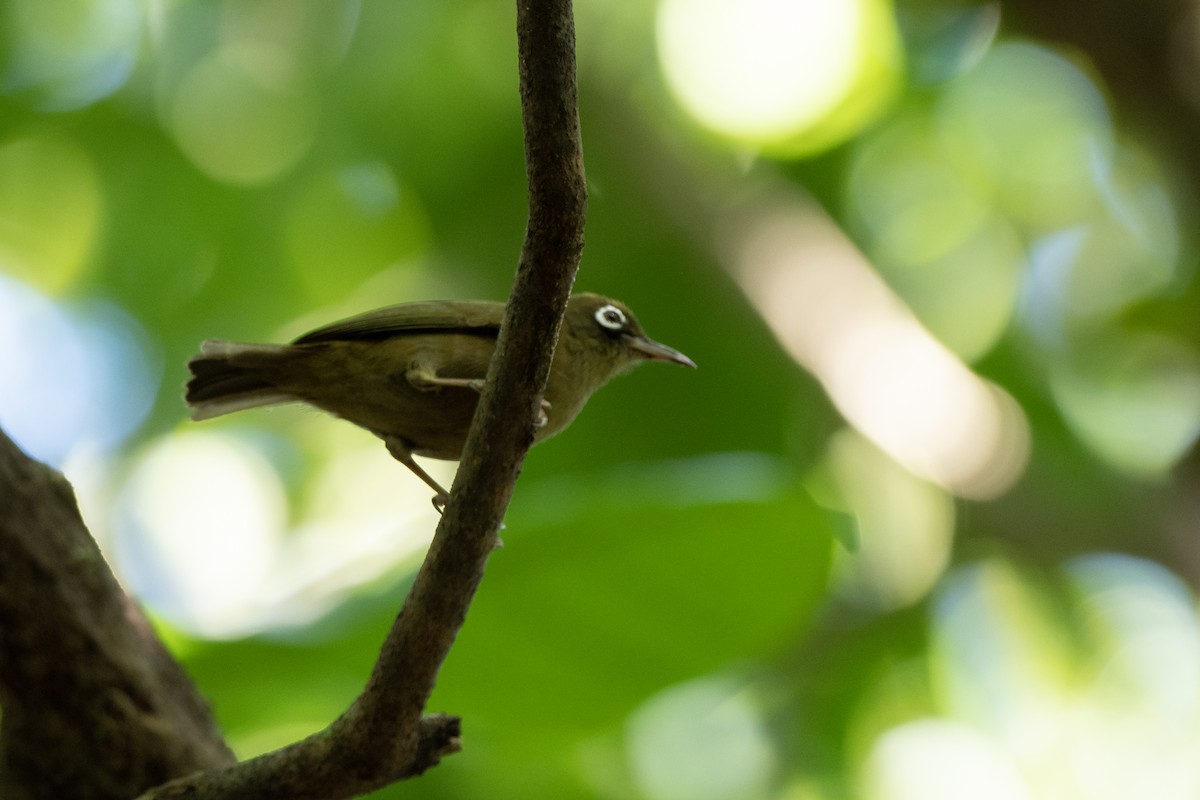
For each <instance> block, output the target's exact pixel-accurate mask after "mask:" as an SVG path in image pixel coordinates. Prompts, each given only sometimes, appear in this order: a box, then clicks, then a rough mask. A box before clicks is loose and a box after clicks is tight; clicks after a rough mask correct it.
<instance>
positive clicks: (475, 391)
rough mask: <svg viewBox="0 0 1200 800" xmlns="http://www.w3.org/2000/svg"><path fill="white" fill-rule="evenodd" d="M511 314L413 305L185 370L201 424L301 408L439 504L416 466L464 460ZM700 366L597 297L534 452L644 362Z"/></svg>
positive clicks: (579, 303) (573, 305)
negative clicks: (371, 441)
mask: <svg viewBox="0 0 1200 800" xmlns="http://www.w3.org/2000/svg"><path fill="white" fill-rule="evenodd" d="M503 318H504V303H498V302H489V301H478V300H476V301H431V302H419V303H404V304H401V305H396V306H389V307H387V308H381V309H379V310H377V311H370V312H367V313H365V314H360V315H358V316H355V317H351V318H350V319H346V320H343V321H341V322H335V323H333V324H332V325H327V326H325V327H323V328H318V329H316V330H315V331H312V332H310V333H306V334H304V335H303V336H301V337H300V338H299V339H296V340H295V341H294V342H292V343H291V344H284V345H271V344H242V343H238V342H226V341H222V340H220V339H210V340H208V341H206V342H204V344H203V345H201V349H200V355H198V356H195V357H194V358H192V359H191V361H189V362H188V368H189V369H190V370H191V373H192V377H191V380H190V381H188V384H187V394H186V400H187V403H188V405H189V406H191V409H192V419H196V420H202V419H210V418H212V417H219V416H221V415H222V414H229V413H232V412H234V411H241V410H242V409H246V408H256V407H258V406H266V405H272V404H275V403H290V402H301V403H307V404H309V405H311V406H315V407H316V408H319V409H322V410H324V411H328V412H329V413H331V414H334V415H335V416H338V417H341V418H342V419H344V420H347V421H349V422H353V423H354V424H355V425H358V426H359V427H362V428H365V429H366V430H368V431H370V432H371V433H374V434H375V435H376V436H378V437H379V438H381V439H383V441H384V442H385V443H386V445H387V448H388V451H389V452H390V453H391V454H392V455H393V456H394V457H395V458H396V459H397V460H398V461H400V462H401V463H402V464H404V465H405V466H406V467H408V468H409V469H410V470H412V471H413V473H415V474H416V475H417V476H418V477H419V478H420V479H421V480H423V481H424V482H425V483H426V484H428V485H429V487H430V488H432V489H433V490H434V492H436V495H435V496H434V499H433V502H434V505H435V506H437V507H438V508H439V509H441V507H442V506H444V505H445V503H446V500H447V498H448V495H447V493H446V490H445V489H443V488H442V487H441V486H439V485H438V483H437V481H435V480H434V479H433V478H431V477H430V476H429V474H428V473H426V472H425V470H423V469H422V468H421V467H420V466H419V465H418V464H417V463H416V462H415V461H414V460H413V456H414V455H419V456H426V457H429V458H441V459H449V460H457V459H458V458H460V457H461V456H462V450H463V445H464V444H465V443H466V440H467V431H468V429H469V428H470V426H471V418H472V416H473V415H474V413H475V406H476V404H477V403H478V401H479V391H480V390H481V389H482V388H483V381H484V378H485V376H486V375H487V370H488V365H489V363H490V362H491V359H492V352H493V351H494V350H495V348H496V336H497V334H498V333H499V331H500V323H501V321H502V320H503ZM646 360H653V361H669V362H673V363H675V364H683V365H685V366H688V367H695V366H696V365H695V363H694V362H693V361H692V360H691V359H690V358H688V357H687V356H685V355H684V354H683V353H680V352H679V351H678V350H674V349H672V348H670V347H667V346H666V345H664V344H659V343H658V342H656V341H654V340H653V339H650V338H649V337H647V336H646V334H645V332H644V331H643V330H642V326H641V325H640V324H639V323H638V321H637V318H636V317H635V316H634V315H633V312H632V311H630V310H629V308H628V306H626V305H625V304H624V303H621V302H619V301H617V300H612V299H610V298H607V297H603V296H601V295H598V294H587V293H581V294H576V295H573V296H572V297H571V298H570V299H569V300H568V301H567V310H566V314H565V315H564V317H563V324H562V329H561V331H560V333H559V340H558V347H557V348H556V349H555V352H554V360H553V361H552V362H551V365H550V375H549V378H548V380H547V383H546V392H545V396H544V399H543V401H542V413H541V414H540V415H539V419H538V426H539V427H538V429H537V431H536V432H535V434H534V442H535V443H536V442H540V441H542V440H544V439H548V438H550V437H551V436H553V435H554V434H556V433H558V432H559V431H561V430H562V429H563V428H565V427H567V425H569V424H571V421H572V420H573V419H575V416H576V415H577V414H578V413H579V411H580V409H582V408H583V405H584V403H586V402H587V399H588V397H590V396H591V394H592V392H594V391H596V390H597V389H599V388H600V387H601V386H603V385H604V384H605V383H607V382H608V381H609V380H610V379H611V378H613V377H615V376H617V375H619V374H621V373H622V372H625V371H626V370H628V369H630V368H631V367H633V366H635V365H637V364H639V363H641V362H642V361H646Z"/></svg>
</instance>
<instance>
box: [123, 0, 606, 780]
mask: <svg viewBox="0 0 1200 800" xmlns="http://www.w3.org/2000/svg"><path fill="white" fill-rule="evenodd" d="M517 36H518V51H519V58H520V66H519V70H520V85H521V106H522V113H523V117H524V124H525V156H526V165H527V171H528V176H529V201H530V202H529V223H528V229H527V231H526V237H525V244H524V247H523V249H522V251H521V259H520V263H519V265H518V269H517V276H516V280H515V283H514V285H513V290H512V293H511V295H510V297H509V303H508V309H507V313H506V317H505V320H504V324H503V326H502V328H501V331H500V337H499V341H498V344H497V347H496V355H495V357H494V358H493V360H492V364H491V369H490V371H489V374H488V381H487V386H486V387H485V389H484V391H483V395H482V397H481V399H480V403H479V408H478V411H477V412H476V414H475V420H474V422H473V424H472V427H471V433H470V436H469V437H468V439H467V444H466V449H465V450H464V453H463V457H462V460H461V464H460V466H459V471H458V476H457V478H456V480H455V482H454V488H453V491H452V493H451V499H450V503H449V504H448V505H447V507H446V510H445V514H444V516H443V517H442V520H441V523H440V524H439V525H438V529H437V533H436V535H435V536H434V540H433V543H432V545H431V546H430V549H429V553H428V555H427V556H426V558H425V562H424V564H423V565H422V566H421V569H420V571H419V572H418V574H417V578H416V581H415V583H414V585H413V588H412V591H411V592H410V593H409V596H408V598H407V599H406V600H405V603H404V607H403V608H402V609H401V611H400V614H399V616H398V617H397V619H396V622H395V624H394V626H393V628H392V630H391V632H390V633H389V635H388V637H387V640H386V641H385V642H384V645H383V648H382V651H381V653H380V656H379V660H378V661H377V662H376V665H375V669H374V672H373V674H372V675H371V678H370V680H369V682H368V684H367V687H366V689H365V690H364V691H363V693H362V695H361V696H360V697H359V698H358V699H357V700H356V701H355V702H354V703H353V704H352V705H351V707H350V708H349V709H348V710H347V711H346V713H345V714H343V715H342V716H341V717H340V718H339V719H338V720H337V721H335V722H334V723H333V724H332V725H331V726H330V727H329V728H327V729H326V730H324V731H322V732H320V733H318V734H315V735H313V736H311V737H309V738H308V739H305V740H304V741H301V742H298V743H296V744H294V745H291V746H289V747H286V748H283V749H282V750H279V751H276V752H274V753H269V754H267V755H265V756H262V757H260V758H257V759H253V760H251V761H248V762H245V763H243V764H238V765H235V766H233V767H229V768H227V769H224V770H218V771H216V772H211V773H203V774H200V775H196V776H192V777H190V778H186V779H183V780H179V781H175V782H173V783H170V784H167V785H165V786H163V787H159V788H158V789H156V790H154V791H152V792H149V793H148V794H146V795H144V798H143V800H150V798H168V797H185V796H186V797H188V798H192V799H194V800H201V799H202V798H224V799H228V798H247V799H249V798H258V799H260V800H268V799H269V798H292V799H293V800H303V798H314V800H316V798H322V800H325V799H328V798H338V797H350V796H353V795H356V794H360V793H362V792H365V791H369V790H371V789H374V788H377V787H380V786H383V785H386V784H388V783H391V782H393V781H395V780H398V779H400V778H404V777H407V776H409V775H413V774H417V773H419V772H421V771H423V770H424V769H426V768H428V767H429V766H432V765H433V764H436V763H437V760H438V758H440V757H441V756H442V755H444V754H445V753H448V752H453V751H454V750H456V749H457V747H458V726H457V720H456V719H454V718H449V717H441V716H426V717H422V716H421V715H422V711H423V709H424V707H425V703H426V702H427V701H428V699H429V696H430V694H431V693H432V691H433V686H434V682H435V680H436V678H437V673H438V671H439V670H440V668H441V665H442V662H443V661H444V660H445V658H446V656H447V654H448V653H449V651H450V647H451V645H452V644H453V642H454V639H455V637H456V636H457V635H458V631H459V629H460V628H461V627H462V625H463V622H464V621H465V619H466V614H467V608H468V607H469V605H470V603H471V599H472V597H473V596H474V594H475V591H476V589H477V588H478V586H479V583H480V580H481V579H482V577H483V570H484V566H485V565H486V563H487V559H488V556H489V554H490V553H491V552H492V550H493V549H494V548H495V547H496V544H497V538H496V532H497V531H498V530H499V527H500V523H501V520H502V519H503V516H504V511H505V509H506V508H507V506H508V501H509V498H510V497H511V494H512V488H513V484H514V483H515V481H516V479H517V476H518V475H519V474H520V471H521V465H522V463H523V462H524V459H525V453H526V452H527V451H528V449H529V446H530V445H531V444H532V442H533V431H534V428H533V421H534V418H535V415H536V412H537V410H538V408H539V399H540V397H541V394H542V391H543V389H544V387H545V384H546V378H547V376H548V374H549V371H550V360H551V357H552V355H553V351H554V345H555V341H556V339H557V336H558V328H559V324H560V323H561V320H562V314H563V310H564V309H565V307H566V302H567V298H568V296H569V295H570V291H571V286H572V284H573V282H574V278H575V272H576V269H577V267H578V264H579V257H580V254H581V252H582V249H583V223H584V214H585V205H586V191H585V182H584V175H583V155H582V148H581V145H580V137H579V119H578V109H577V98H576V89H575V33H574V25H573V21H572V13H571V3H570V1H569V0H519V2H518V4H517Z"/></svg>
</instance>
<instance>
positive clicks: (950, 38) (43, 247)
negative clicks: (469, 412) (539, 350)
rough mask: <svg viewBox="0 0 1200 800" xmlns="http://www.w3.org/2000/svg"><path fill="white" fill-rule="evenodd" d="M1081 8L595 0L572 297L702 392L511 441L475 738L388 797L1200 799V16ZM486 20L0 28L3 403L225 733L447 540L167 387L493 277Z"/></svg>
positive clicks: (612, 408) (358, 675)
mask: <svg viewBox="0 0 1200 800" xmlns="http://www.w3.org/2000/svg"><path fill="white" fill-rule="evenodd" d="M1095 3H1096V8H1095V13H1094V14H1092V15H1090V16H1089V17H1088V18H1087V20H1085V21H1081V22H1080V24H1079V25H1070V26H1064V25H1063V24H1062V21H1061V20H1057V21H1056V19H1057V18H1056V17H1055V15H1054V14H1052V13H1051V10H1053V9H1055V8H1057V5H1056V4H1048V5H1044V4H1039V3H1037V2H1034V1H1033V0H1003V2H989V1H988V0H964V1H963V2H958V1H957V0H954V1H951V0H946V1H945V2H920V3H918V2H913V1H912V0H656V2H643V1H642V0H628V1H627V2H620V0H580V2H579V3H578V9H577V12H578V15H579V19H578V20H577V36H578V44H579V64H578V73H579V95H580V104H581V105H580V110H581V118H580V122H581V129H582V132H583V140H584V142H585V152H586V157H587V164H586V166H587V179H588V214H589V220H588V230H587V248H586V250H585V252H584V257H583V262H582V268H581V271H580V274H579V280H578V288H579V290H586V291H596V292H601V293H604V294H606V295H610V296H613V297H618V298H620V299H621V300H622V301H625V302H628V303H629V305H630V306H632V307H634V308H636V309H637V310H638V315H639V319H640V320H641V323H642V324H643V325H644V327H645V329H646V331H647V333H648V334H649V335H650V336H652V337H653V338H654V339H656V340H661V341H665V342H668V343H670V344H671V345H672V346H675V347H678V348H679V349H680V350H682V351H683V352H686V353H687V354H688V356H689V357H691V358H693V359H694V360H695V362H696V363H697V364H698V365H699V369H697V370H694V371H693V370H666V369H663V370H651V369H644V370H638V371H637V372H636V373H635V374H634V375H633V376H631V377H629V378H625V379H622V380H620V381H617V382H614V384H613V385H612V386H611V387H609V388H606V389H605V390H604V391H603V392H601V393H599V394H598V395H597V396H596V397H594V398H593V399H592V400H590V401H589V403H588V406H587V408H586V409H584V410H583V412H582V413H581V414H580V416H579V418H578V420H577V421H575V422H574V423H573V424H572V427H571V429H570V430H569V431H566V432H564V433H562V435H559V436H556V437H555V438H554V439H552V440H550V441H548V442H546V443H545V444H539V445H538V447H537V448H536V449H534V450H533V451H531V453H530V455H529V457H528V459H527V461H526V462H525V465H524V468H523V475H522V477H521V480H520V481H519V483H518V484H517V486H516V489H515V492H514V495H513V498H512V503H511V505H510V506H509V508H508V510H507V512H506V520H505V525H506V528H505V530H504V531H503V532H502V534H501V537H502V539H503V548H501V549H500V550H498V551H497V552H495V553H494V554H493V555H492V556H491V559H490V561H489V564H488V574H487V576H486V579H485V580H484V582H483V585H482V587H481V588H480V591H479V593H478V596H477V597H476V598H475V601H474V604H473V606H472V608H471V612H470V615H469V617H468V620H467V623H466V626H465V627H464V628H463V630H462V633H461V635H460V637H459V641H458V642H457V643H456V644H455V647H454V649H453V651H452V652H451V655H450V657H449V659H448V660H447V662H446V664H445V666H444V669H443V672H442V674H441V675H440V676H439V680H438V685H437V689H436V693H435V695H434V697H433V704H432V706H431V710H438V711H442V710H444V711H448V712H451V713H455V714H461V715H462V716H463V719H464V737H463V743H464V751H463V753H461V754H459V755H455V756H454V757H453V758H451V759H447V761H446V762H445V763H444V764H442V765H441V766H439V767H438V768H437V769H434V770H432V771H431V772H430V773H429V774H427V775H425V776H423V777H422V778H420V780H419V781H415V782H411V783H409V784H408V785H406V786H404V787H403V788H402V789H390V790H384V791H383V792H380V793H379V794H378V795H377V796H379V797H399V796H401V795H403V796H405V797H410V796H411V797H419V798H444V797H490V796H497V797H522V798H528V799H529V800H543V799H544V800H575V799H576V798H577V799H578V800H595V799H596V798H600V799H601V800H718V799H719V800H842V799H843V798H848V797H856V798H863V800H958V799H959V798H972V799H974V798H982V799H983V800H1043V799H1046V798H1054V800H1060V799H1061V800H1128V798H1140V797H1153V798H1155V800H1193V799H1194V798H1196V797H1200V760H1197V758H1196V753H1197V752H1200V611H1198V609H1200V603H1198V600H1197V587H1198V586H1200V559H1198V558H1197V552H1198V551H1197V547H1196V534H1197V527H1198V525H1200V522H1198V520H1200V512H1198V511H1197V504H1196V483H1197V480H1200V477H1198V474H1200V473H1198V469H1200V462H1198V460H1197V449H1196V448H1197V441H1198V440H1200V327H1198V326H1197V325H1196V320H1197V318H1198V317H1200V315H1198V313H1197V307H1198V304H1200V289H1198V286H1200V284H1197V280H1196V260H1197V241H1196V236H1195V234H1194V231H1196V230H1197V229H1198V223H1197V219H1196V216H1197V213H1198V205H1197V203H1196V197H1197V196H1200V159H1197V158H1196V156H1195V154H1194V152H1193V151H1194V150H1195V147H1194V142H1195V141H1196V140H1197V139H1198V138H1200V126H1198V124H1197V122H1196V115H1195V110H1196V108H1198V107H1200V80H1198V79H1197V77H1196V76H1197V74H1200V73H1198V72H1197V69H1196V65H1197V64H1200V56H1198V55H1197V54H1198V53H1200V22H1198V20H1200V13H1198V12H1197V11H1196V10H1195V9H1191V8H1189V9H1182V8H1174V7H1172V6H1171V4H1144V5H1139V4H1130V3H1124V4H1122V3H1121V2H1119V0H1095ZM1176 5H1178V4H1176ZM512 15H513V9H512V8H511V6H509V5H505V4H502V3H501V4H496V3H492V2H484V0H466V2H462V3H438V2H428V0H411V2H409V1H406V2H403V3H387V2H376V1H374V0H363V1H361V2H360V0H237V1H236V2H211V3H205V2H163V1H161V0H146V1H145V2H139V1H137V0H79V2H73V3H68V4H65V5H64V4H58V3H46V2H41V1H40V0H12V1H11V2H9V3H7V4H5V6H4V7H3V9H2V10H0V428H3V430H4V431H5V432H6V433H7V434H9V435H10V436H11V437H12V438H13V439H14V440H15V441H16V442H18V443H19V445H20V446H21V447H22V448H23V449H24V450H26V451H27V452H28V453H29V454H30V455H32V456H34V457H35V458H37V459H40V460H43V461H45V462H47V463H49V464H51V465H53V466H55V467H56V468H60V469H62V470H64V471H65V473H66V475H67V477H68V478H69V479H70V480H71V481H72V483H73V484H74V486H75V488H76V492H77V494H78V496H79V501H80V505H81V507H82V511H83V515H84V517H85V519H86V520H87V522H88V525H89V528H90V529H91V530H92V532H93V534H94V535H95V536H96V538H97V539H98V541H99V542H100V543H101V546H102V550H103V552H104V554H105V557H106V558H107V559H109V561H110V562H111V564H112V566H113V568H114V571H115V572H116V573H117V574H118V576H119V578H120V580H121V581H122V582H123V585H124V586H125V587H126V588H127V589H128V590H129V591H130V593H131V594H132V595H133V596H134V597H135V599H136V600H137V602H138V603H140V604H142V605H143V606H144V607H145V608H147V609H148V611H149V613H150V614H151V616H152V618H153V620H154V621H155V624H156V625H157V626H159V627H160V629H161V630H162V631H163V635H164V636H165V638H166V639H167V640H168V641H169V642H170V643H171V647H172V650H173V652H174V653H175V654H176V655H177V656H178V657H179V658H180V659H181V660H182V661H183V662H184V663H185V666H186V668H187V670H188V672H189V674H192V675H194V676H195V677H196V679H197V682H198V684H199V685H200V686H201V688H202V690H203V691H204V692H205V693H206V694H207V695H208V696H209V697H210V698H211V700H212V704H213V706H214V707H215V708H216V710H217V714H218V716H219V717H220V722H221V725H222V726H223V728H224V730H225V731H226V733H227V735H228V739H229V741H230V742H231V743H232V745H233V746H234V748H235V749H236V750H237V751H238V754H239V755H240V756H248V755H254V754H257V753H261V752H265V751H267V750H269V749H271V748H273V747H278V746H281V745H284V744H286V743H288V742H289V741H293V740H295V739H296V738H298V737H301V736H305V735H307V734H309V733H312V732H313V731H316V730H319V729H320V728H321V727H323V726H324V725H326V724H328V722H329V721H330V720H332V719H334V718H335V717H336V716H337V715H338V714H339V713H341V712H342V711H343V710H344V708H345V704H346V702H348V700H349V698H351V697H352V696H353V695H354V693H355V692H356V691H357V690H358V689H359V688H360V687H361V685H362V682H363V681H364V680H365V679H366V676H367V674H368V670H369V668H370V663H371V660H372V659H373V658H374V657H375V655H376V653H377V652H378V647H379V641H380V637H381V634H382V631H384V630H386V628H387V626H388V625H390V624H391V622H392V620H393V619H394V618H395V615H396V613H397V611H398V609H399V607H400V604H401V602H402V600H403V597H404V594H405V591H406V589H407V586H408V584H409V581H410V580H411V577H412V575H413V573H414V570H415V567H416V565H417V564H418V563H419V560H420V558H421V557H422V556H423V554H424V552H425V550H426V548H427V546H428V543H429V541H430V537H431V534H432V532H433V530H434V528H435V526H436V525H437V523H438V515H437V512H436V511H435V509H434V507H433V505H432V504H431V503H430V491H429V489H428V487H427V486H426V485H425V484H423V483H422V482H421V481H419V480H417V479H416V478H414V477H413V476H412V475H411V474H409V473H408V471H407V470H405V469H404V467H403V466H402V465H400V464H398V463H397V462H396V461H395V460H394V459H393V458H392V457H391V456H389V454H388V452H387V450H386V449H385V448H384V446H383V445H382V443H381V442H380V441H379V439H378V438H377V437H375V436H373V435H372V434H370V433H368V432H366V431H363V430H361V429H357V428H355V427H354V426H352V425H350V424H348V423H346V422H344V421H339V420H336V419H330V418H329V417H328V416H326V415H322V414H317V413H314V412H312V411H310V410H304V409H300V408H296V407H290V406H288V407H278V408H271V409H261V410H253V411H248V412H246V413H244V414H238V415H237V416H236V417H233V418H229V419H218V420H210V421H204V422H193V421H191V420H189V419H188V418H187V415H188V411H187V409H186V407H185V404H184V402H183V399H182V397H181V394H182V391H183V384H184V381H185V380H186V376H187V372H188V371H187V368H186V366H185V364H186V362H187V359H188V358H189V357H190V356H192V355H193V354H195V353H196V352H198V348H199V346H200V343H201V341H203V340H205V339H208V338H222V339H228V340H231V341H253V342H280V343H282V342H287V341H289V340H292V339H294V338H295V337H297V336H299V335H301V334H302V333H304V332H305V331H307V330H311V329H313V328H315V327H318V326H321V325H324V324H326V323H329V322H330V321H332V320H335V319H339V318H344V317H348V316H350V315H353V314H357V313H360V312H364V311H367V310H370V309H374V308H379V307H382V306H386V305H391V304H395V303H403V302H408V301H416V300H452V299H489V300H502V299H503V298H504V297H505V296H506V295H507V293H508V291H509V288H510V284H511V279H512V275H513V270H514V268H515V265H516V263H517V259H518V255H519V253H520V250H521V235H522V231H523V228H524V226H525V224H526V221H527V219H528V212H527V206H526V203H527V197H526V184H525V176H524V173H523V169H522V152H523V141H522V138H521V130H520V122H519V121H520V112H519V102H520V98H519V97H518V93H517V78H516V65H517V63H518V53H517V49H516V46H515V42H514V41H513V37H512ZM1130 15H1132V16H1130ZM1135 22H1136V24H1134V23H1135ZM1085 23H1086V24H1085ZM391 377H392V378H393V379H396V380H402V378H400V377H399V376H397V375H393V376H391ZM421 465H422V466H423V467H424V468H426V469H428V470H429V471H430V473H431V474H432V475H433V477H434V478H435V479H436V480H437V481H438V482H440V483H441V484H443V485H446V486H449V485H451V483H452V481H453V478H454V475H455V469H456V465H455V464H454V463H453V462H448V461H437V460H429V459H421ZM4 497H5V495H4V493H3V492H2V491H0V508H2V507H3V505H4V502H3V501H4ZM2 567H3V565H0V571H2Z"/></svg>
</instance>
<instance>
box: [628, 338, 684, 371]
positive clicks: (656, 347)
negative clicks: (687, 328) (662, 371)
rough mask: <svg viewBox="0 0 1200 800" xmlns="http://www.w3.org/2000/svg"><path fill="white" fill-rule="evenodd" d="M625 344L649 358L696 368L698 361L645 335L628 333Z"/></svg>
mask: <svg viewBox="0 0 1200 800" xmlns="http://www.w3.org/2000/svg"><path fill="white" fill-rule="evenodd" d="M625 344H627V345H629V348H630V349H631V350H634V351H636V352H637V353H639V354H640V355H641V356H642V357H643V358H649V359H652V360H654V361H670V362H671V363H672V364H682V365H683V366H685V367H691V368H692V369H695V368H696V362H695V361H692V360H691V359H690V358H688V357H687V356H685V355H684V354H683V353H681V352H679V351H678V350H676V349H674V348H671V347H667V346H666V345H665V344H659V343H658V342H656V341H654V340H653V339H648V338H646V337H645V336H628V335H627V336H626V337H625Z"/></svg>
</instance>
